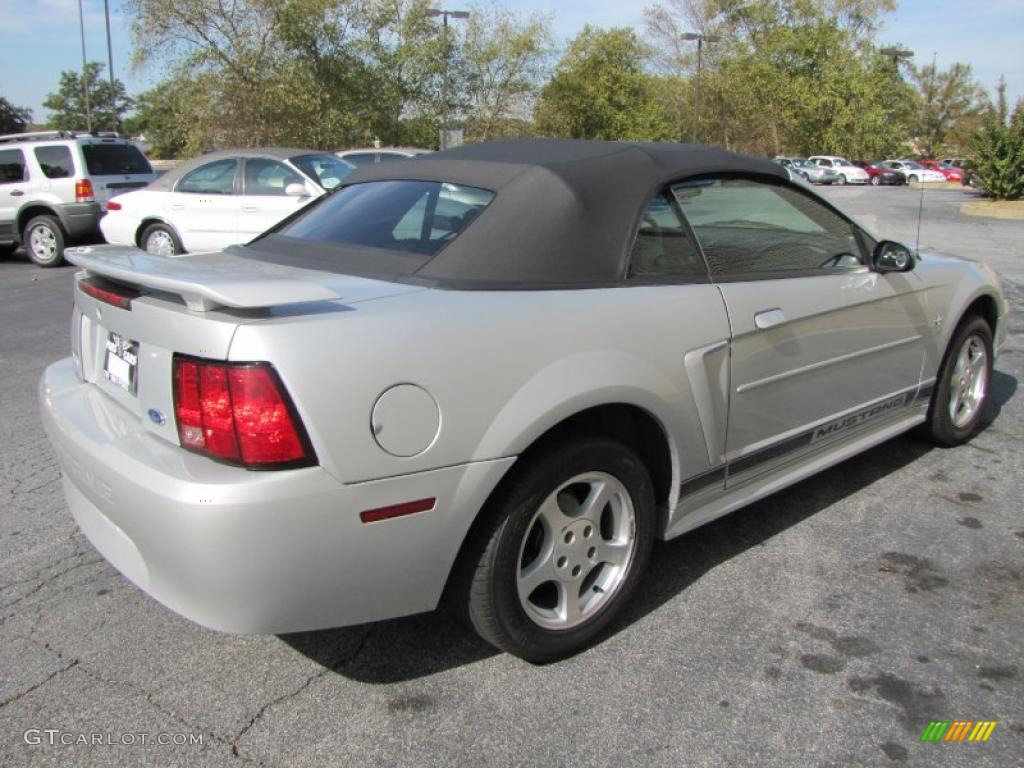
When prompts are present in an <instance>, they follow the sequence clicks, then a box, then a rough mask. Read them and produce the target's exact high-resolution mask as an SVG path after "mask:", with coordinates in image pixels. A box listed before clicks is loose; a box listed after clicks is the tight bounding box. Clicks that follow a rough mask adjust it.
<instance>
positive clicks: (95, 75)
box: [43, 61, 135, 131]
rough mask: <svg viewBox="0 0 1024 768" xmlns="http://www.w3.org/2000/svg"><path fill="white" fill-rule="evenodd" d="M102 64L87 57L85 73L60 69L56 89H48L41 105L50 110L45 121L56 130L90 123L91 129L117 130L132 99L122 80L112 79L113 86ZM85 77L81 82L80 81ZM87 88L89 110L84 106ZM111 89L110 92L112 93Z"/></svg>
mask: <svg viewBox="0 0 1024 768" xmlns="http://www.w3.org/2000/svg"><path fill="white" fill-rule="evenodd" d="M104 68H105V67H104V65H103V64H101V63H100V62H98V61H90V62H88V63H87V64H86V65H85V76H84V78H83V76H82V74H81V73H79V72H75V71H65V72H61V73H60V82H59V83H58V86H57V90H56V91H54V92H53V93H48V94H47V95H46V98H45V99H44V100H43V106H44V107H46V108H47V109H48V110H50V115H49V117H48V118H47V124H48V125H49V127H50V128H53V129H55V130H58V131H82V130H85V129H86V128H88V127H89V125H90V124H91V126H92V129H93V130H94V131H108V130H116V129H117V128H118V126H119V125H120V124H121V120H122V119H123V117H124V116H125V114H127V113H128V112H129V111H131V109H132V108H133V107H134V105H135V103H134V101H133V100H132V99H130V98H128V95H127V92H126V91H125V87H124V83H122V82H121V81H120V80H117V79H115V80H114V84H113V88H111V84H110V81H109V80H108V79H107V78H105V77H104V76H103V70H104ZM83 80H84V82H83ZM86 89H88V94H89V98H88V110H87V109H86V98H85V94H86ZM111 91H113V93H111Z"/></svg>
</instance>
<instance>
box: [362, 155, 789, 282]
mask: <svg viewBox="0 0 1024 768" xmlns="http://www.w3.org/2000/svg"><path fill="white" fill-rule="evenodd" d="M711 173H746V174H755V175H759V176H768V177H775V178H779V179H788V177H789V176H788V172H787V171H786V169H785V168H782V167H781V166H779V165H777V164H776V163H773V162H770V161H768V160H762V159H758V158H753V157H747V156H744V155H737V154H735V153H733V152H726V151H724V150H721V149H714V148H711V147H705V146H702V145H696V144H654V143H632V142H618V141H583V140H574V139H528V140H518V141H496V142H487V143H483V144H468V145H464V146H461V147H457V148H455V149H450V150H446V151H444V152H435V153H432V154H428V155H420V156H419V157H416V158H413V159H410V160H403V161H402V162H399V163H381V164H379V165H374V166H366V167H364V168H360V169H359V170H357V171H356V172H354V173H353V174H352V175H350V176H349V177H348V178H347V179H346V180H345V186H348V185H350V184H359V183H363V182H369V181H379V180H402V179H404V180H416V181H442V182H451V183H454V184H462V185H467V186H472V187H480V188H482V189H487V190H491V191H492V192H494V193H495V196H494V199H493V200H492V202H491V204H490V205H489V206H488V207H487V208H486V209H485V210H484V211H483V213H481V214H480V215H479V216H478V217H477V218H476V219H475V220H474V221H473V222H472V224H471V225H470V226H468V227H467V228H466V230H465V231H464V232H462V233H461V234H460V235H459V236H458V237H457V238H455V239H454V240H453V241H452V242H451V243H450V244H448V245H447V246H446V247H445V248H444V249H442V250H441V251H440V252H439V253H438V254H437V255H436V256H434V257H433V258H432V259H430V260H428V261H426V263H424V264H423V265H422V266H421V267H419V268H418V269H417V270H415V273H414V274H412V275H408V276H407V277H415V278H420V279H423V280H425V281H428V282H432V283H437V284H442V285H443V284H445V283H449V284H451V283H461V284H466V285H467V286H470V285H474V284H478V285H480V286H481V287H485V286H487V285H493V286H495V287H516V286H520V285H521V286H523V287H537V286H538V285H570V286H571V285H579V284H586V283H594V284H600V283H608V282H612V281H617V280H620V279H622V277H624V275H625V272H626V267H627V259H628V256H629V250H630V248H631V247H632V243H633V239H634V236H635V233H636V229H637V227H638V226H639V223H640V219H641V216H642V215H643V210H644V208H645V207H646V205H647V203H648V202H649V201H650V199H651V198H652V197H653V196H654V195H655V194H656V193H658V192H660V191H661V190H662V189H663V188H664V187H665V185H666V184H668V183H670V182H673V181H678V180H681V179H685V178H687V177H691V176H699V175H703V174H711ZM495 284H497V285H495Z"/></svg>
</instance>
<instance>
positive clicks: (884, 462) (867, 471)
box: [280, 371, 1017, 684]
mask: <svg viewBox="0 0 1024 768" xmlns="http://www.w3.org/2000/svg"><path fill="white" fill-rule="evenodd" d="M1016 391H1017V379H1016V378H1015V377H1013V376H1010V375H1008V374H1006V373H1002V372H1000V371H995V372H994V373H993V377H992V386H991V389H990V396H989V401H988V403H987V405H986V413H985V416H984V419H985V424H986V426H987V425H989V424H991V423H992V422H993V421H994V420H995V419H996V418H997V417H998V415H999V412H1000V411H1001V409H1002V407H1003V405H1005V404H1006V402H1007V401H1009V399H1010V398H1011V397H1012V396H1013V395H1014V393H1015V392H1016ZM931 450H933V448H932V446H931V445H930V444H929V443H926V442H924V441H922V440H920V439H918V438H916V437H915V436H914V435H913V434H910V435H902V436H900V437H896V438H894V439H892V440H889V441H887V442H885V443H882V444H881V445H879V446H877V447H875V448H872V449H870V450H869V451H867V452H865V453H862V454H860V455H859V456H855V457H853V458H851V459H848V460H847V461H844V462H842V463H841V464H838V465H836V466H834V467H832V468H830V469H827V470H825V471H824V472H821V473H819V474H817V475H815V476H813V477H811V478H808V479H807V480H804V481H802V482H799V483H797V484H796V485H793V486H790V487H789V488H787V489H785V490H782V491H779V492H778V493H775V494H773V495H771V496H769V497H767V498H765V499H762V500H760V501H758V502H755V503H753V504H751V505H750V506H748V507H745V508H744V509H741V510H738V511H736V512H735V513H733V514H731V515H726V516H725V517H723V518H720V519H718V520H716V521H714V522H712V523H709V524H708V525H705V526H702V527H701V528H698V529H697V530H695V531H692V532H690V533H688V534H686V535H684V536H681V537H680V538H678V539H674V540H673V541H670V542H667V543H661V544H659V545H657V546H656V547H655V550H654V553H653V556H652V558H651V563H650V566H649V567H648V571H647V574H646V575H645V576H644V580H643V583H642V584H641V586H640V589H639V590H638V591H637V595H636V597H635V598H634V599H633V604H632V605H631V606H630V607H629V608H628V609H627V611H626V613H625V615H624V617H623V618H622V619H621V620H620V621H619V622H617V623H616V624H615V626H614V628H613V629H612V633H613V634H615V633H619V632H622V631H623V630H625V629H627V628H628V627H629V626H630V625H632V624H633V623H634V622H636V621H639V620H640V619H642V618H643V617H644V616H646V615H648V614H649V613H651V612H653V611H655V610H657V609H658V608H659V607H660V606H661V605H662V604H664V603H665V602H667V601H668V600H671V599H672V598H674V597H675V596H676V595H678V594H679V593H681V592H682V591H683V590H685V589H686V588H687V587H688V586H689V585H690V584H693V583H694V582H695V581H697V580H698V579H700V578H701V577H702V576H703V575H704V574H705V573H708V572H709V571H710V570H711V569H713V568H715V567H716V566H718V565H720V564H721V563H724V562H727V561H729V560H731V559H732V558H734V557H736V556H737V555H739V554H741V553H742V552H745V551H746V550H748V549H750V548H752V547H756V546H759V545H761V544H764V543H765V542H766V541H768V540H769V539H771V538H772V537H774V536H776V535H778V534H780V533H782V532H783V531H785V530H787V529H788V528H790V527H792V526H794V525H796V524H798V523H800V522H802V521H803V520H805V519H807V518H809V517H811V516H813V515H815V514H817V513H818V512H820V511H821V510H823V509H826V508H827V507H829V506H831V505H832V504H835V503H836V502H838V501H840V500H842V499H844V498H845V497H847V496H849V495H851V494H853V493H856V492H857V491H860V490H861V489H863V488H866V487H868V486H869V485H871V484H872V483H874V482H876V481H877V480H880V479H881V478H883V477H886V476H887V475H890V474H892V473H893V472H896V471H898V470H900V469H902V468H904V467H906V466H908V465H910V464H913V463H914V462H915V461H917V460H918V459H919V458H921V457H922V456H924V455H925V454H926V453H928V452H929V451H931ZM280 639H281V640H282V641H283V642H284V643H286V644H287V645H289V646H291V647H292V648H293V649H295V650H296V651H298V652H299V653H301V654H303V655H304V656H307V657H309V658H310V659H312V660H313V661H315V662H317V663H318V664H320V665H322V666H323V667H325V668H327V669H331V670H333V671H334V672H336V673H337V674H340V675H343V676H345V677H348V678H351V679H353V680H357V681H359V682H363V683H371V684H389V683H397V682H404V681H407V680H414V679H417V678H421V677H426V676H428V675H432V674H435V673H438V672H443V671H446V670H449V669H454V668H457V667H461V666H465V665H467V664H472V663H474V662H478V661H482V660H484V659H487V658H489V657H491V656H494V655H496V654H497V653H498V651H497V650H495V649H494V648H492V647H491V646H490V645H488V644H486V643H484V642H483V641H481V640H479V639H478V638H477V637H476V636H475V635H474V634H473V633H472V632H471V631H470V630H468V629H467V628H465V627H464V626H463V625H462V624H461V622H460V621H458V620H457V619H456V618H455V617H454V615H453V614H452V613H451V611H449V610H447V609H445V608H444V607H442V608H439V609H438V610H436V611H433V612H432V613H425V614H420V615H417V616H410V617H407V618H402V619H393V620H390V621H382V622H377V623H375V624H368V625H362V626H357V627H344V628H340V629H330V630H321V631H317V632H300V633H295V634H290V635H281V636H280Z"/></svg>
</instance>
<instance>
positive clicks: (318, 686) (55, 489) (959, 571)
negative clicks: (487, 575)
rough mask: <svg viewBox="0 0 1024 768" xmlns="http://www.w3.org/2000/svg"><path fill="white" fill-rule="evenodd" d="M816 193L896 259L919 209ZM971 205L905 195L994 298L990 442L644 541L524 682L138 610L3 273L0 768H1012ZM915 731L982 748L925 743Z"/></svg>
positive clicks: (1005, 402)
mask: <svg viewBox="0 0 1024 768" xmlns="http://www.w3.org/2000/svg"><path fill="white" fill-rule="evenodd" d="M826 194H827V195H828V196H830V197H831V198H833V199H835V200H836V201H838V202H839V203H840V204H842V205H843V206H845V207H846V208H847V209H848V210H849V211H851V212H853V213H855V214H857V215H859V216H861V217H862V218H863V220H865V222H866V223H868V224H869V225H871V226H873V227H875V228H877V229H879V230H881V231H882V232H884V233H886V234H888V235H890V236H892V237H894V238H896V239H901V240H903V241H905V242H908V243H913V242H914V240H915V237H916V234H915V232H916V225H917V209H918V203H919V197H918V193H917V191H915V190H909V189H906V188H880V189H875V188H865V189H861V188H850V187H845V188H836V189H829V190H826ZM969 199H972V197H971V193H969V192H961V191H958V190H953V191H941V192H938V191H937V192H932V193H926V197H925V206H924V217H923V220H922V227H921V236H920V237H921V242H922V244H923V245H924V247H926V248H935V249H937V250H941V251H945V252H950V253H957V254H960V255H964V256H968V257H971V258H975V259H978V260H981V261H985V262H987V263H989V264H991V265H992V266H993V267H994V268H995V269H996V270H997V271H998V272H999V273H1000V275H1001V278H1002V280H1003V285H1004V288H1005V291H1006V294H1007V297H1008V299H1009V301H1010V302H1011V305H1012V308H1013V315H1012V316H1011V320H1010V323H1011V328H1010V336H1009V344H1008V347H1007V348H1006V350H1005V351H1004V353H1003V355H1002V357H1001V358H1000V360H999V362H998V365H997V370H996V373H995V376H994V380H993V387H992V392H991V398H990V402H989V405H988V418H989V419H990V420H991V423H990V424H989V425H988V427H987V428H986V429H985V430H984V431H983V432H982V433H981V434H980V435H978V437H977V438H976V439H975V440H974V441H973V442H971V443H970V444H969V445H966V446H963V447H960V448H955V449H949V450H941V449H934V448H931V447H929V446H928V445H926V444H924V443H921V442H918V441H917V440H915V439H914V438H913V437H910V436H906V437H901V438H897V439H895V440H892V441H890V442H888V443H885V444H883V445H881V446H879V447H877V448H875V449H873V450H872V451H870V452H869V453H867V454H864V455H861V456H859V457H856V458H854V459H852V460H849V461H847V462H845V463H843V464H841V465H839V466H837V467H834V468H833V469H831V470H829V471H827V472H825V473H823V474H821V475H819V476H817V477H815V478H812V479H810V480H807V481H805V482H802V483H800V484H798V485H796V486H794V487H792V488H790V489H788V490H786V491H783V492H781V493H779V494H776V495H775V496H772V497H770V498H768V499H765V500H763V501H761V502H759V503H757V504H754V505H753V506H751V507H748V508H746V509H744V510H741V511H739V512H736V513H734V514H733V515H731V516H728V517H726V518H724V519H722V520H719V521H717V522H715V523H713V524H711V525H708V526H706V527H704V528H702V529H699V530H697V531H695V532H693V533H691V534H688V535H686V536H684V537H682V538H679V539H676V540H674V541H672V542H669V543H667V544H661V545H659V546H658V547H657V548H656V550H655V554H654V558H653V561H652V565H651V568H650V571H649V573H648V574H647V577H646V581H645V582H644V584H643V585H642V588H641V590H640V593H639V597H638V599H637V601H636V603H635V605H634V606H632V608H631V610H630V611H629V613H628V616H627V618H626V620H625V622H624V623H623V624H622V625H621V626H620V627H619V628H618V630H617V631H616V632H614V633H613V634H612V635H611V636H610V637H609V638H608V639H607V640H605V641H604V642H603V643H601V644H600V645H598V646H597V647H595V648H593V649H592V650H590V651H587V652H585V653H583V654H581V655H579V656H577V657H575V658H572V659H570V660H568V661H564V662H561V663H557V664H553V665H550V666H546V667H535V666H531V665H528V664H526V663H524V662H521V661H519V660H518V659H515V658H512V657H510V656H507V655H503V654H499V653H496V652H495V651H494V650H492V649H491V648H490V647H488V646H486V645H483V644H482V643H481V642H479V641H477V640H476V639H475V638H474V637H473V636H472V635H470V634H469V633H468V632H466V631H465V630H463V629H462V628H461V627H460V626H459V625H457V624H456V623H455V622H454V620H453V619H451V618H450V617H449V615H448V614H446V613H445V612H443V611H439V612H436V613H432V614H427V615H423V616H416V617H411V618H407V619H400V620H396V621H390V622H385V623H380V624H375V625H370V626H361V627H352V628H345V629H337V630H331V631H324V632H315V633H305V634H301V635H291V636H283V637H274V636H263V637H236V636H230V635H223V634H218V633H214V632H210V631H207V630H204V629H202V628H200V627H198V626H196V625H193V624H191V623H189V622H188V621H186V620H184V619H182V618H180V617H178V616H177V615H175V614H172V613H170V612H168V611H167V610H165V609H164V608H162V607H161V606H159V605H158V604H156V603H154V602H153V601H152V600H151V599H150V598H148V597H147V596H145V595H144V594H143V593H142V592H140V591H139V590H138V589H136V588H135V587H134V586H132V585H131V584H130V583H129V582H128V581H127V580H125V579H124V578H123V577H122V576H121V575H120V574H118V573H117V572H116V571H115V570H114V569H113V568H111V567H110V566H109V565H107V564H106V562H105V561H104V560H103V559H102V558H100V556H99V555H98V554H97V553H96V552H95V551H94V550H93V549H92V547H91V546H90V544H89V543H88V542H87V541H86V540H85V539H84V538H83V537H82V536H81V534H79V533H78V532H77V530H76V528H75V526H74V524H73V522H72V520H71V517H70V515H69V513H68V512H67V510H66V508H65V505H64V500H63V497H62V494H61V488H60V477H59V472H58V470H57V468H56V466H55V463H54V457H53V454H52V452H51V451H50V449H49V446H48V444H47V442H46V440H45V438H44V435H43V431H42V428H41V425H40V421H39V414H38V408H37V405H36V385H37V382H38V380H39V377H40V375H41V373H42V370H43V368H44V367H45V366H46V365H47V364H48V363H50V362H52V361H54V360H56V359H59V358H61V357H63V356H65V355H66V354H68V338H67V335H68V333H67V326H68V317H69V312H70V302H71V276H72V271H73V270H72V268H62V269H57V270H39V269H36V268H35V267H33V266H32V265H30V264H28V263H27V259H25V258H24V257H23V256H20V255H16V256H14V257H10V258H7V259H6V260H4V261H0V328H2V333H0V414H2V418H0V765H4V766H8V765H18V766H20V765H54V766H67V765H78V766H108V765H109V766H126V765H143V764H146V765H182V766H221V765H230V764H241V763H252V764H255V765H267V766H322V765H344V766H376V765H381V766H439V765H476V766H482V765H487V766H490V765H495V766H535V765H536V766H552V767H555V766H622V765H643V766H747V765H757V766H780V767H785V768H794V767H796V766H816V767H820V768H826V767H831V766H836V767H839V766H892V765H908V766H929V767H931V766H971V767H972V768H973V767H976V766H1024V757H1022V756H1024V651H1022V648H1024V610H1022V608H1024V514H1022V510H1024V502H1022V499H1021V496H1022V491H1024V485H1022V481H1021V478H1022V477H1024V466H1022V457H1024V450H1022V446H1024V406H1022V404H1021V403H1022V398H1021V393H1020V392H1019V391H1018V388H1019V383H1020V380H1021V377H1022V375H1024V344H1022V341H1024V338H1022V334H1024V315H1022V313H1021V302H1022V300H1024V222H1014V221H995V220H986V219H979V218H973V217H963V216H960V215H959V213H958V209H959V205H960V204H961V203H962V202H964V201H966V200H969ZM666 332H670V329H666ZM281 513H282V514H287V510H284V509H283V510H282V511H281ZM336 587H337V589H358V588H359V585H358V584H338V585H336ZM932 720H943V721H946V720H949V721H955V720H971V721H980V720H993V721H996V722H997V725H996V727H995V729H994V730H993V732H992V734H991V736H990V738H989V740H988V741H987V742H985V743H923V742H921V741H920V737H921V734H922V732H923V731H924V730H925V728H926V727H927V726H928V724H929V722H930V721H932ZM48 732H50V733H48ZM83 737H84V739H83ZM158 739H162V740H164V741H171V742H175V741H179V742H180V741H181V740H182V739H185V740H186V743H184V744H181V743H177V744H176V743H171V744H158V743H155V742H156V741H157V740H158ZM199 740H201V744H197V743H194V742H195V741H199ZM83 741H85V742H86V743H82V742H83ZM96 741H98V742H99V743H92V742H96ZM62 742H65V743H62ZM66 742H71V743H66ZM143 742H145V743H143ZM188 742H193V743H188Z"/></svg>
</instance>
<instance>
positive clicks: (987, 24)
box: [0, 0, 1024, 122]
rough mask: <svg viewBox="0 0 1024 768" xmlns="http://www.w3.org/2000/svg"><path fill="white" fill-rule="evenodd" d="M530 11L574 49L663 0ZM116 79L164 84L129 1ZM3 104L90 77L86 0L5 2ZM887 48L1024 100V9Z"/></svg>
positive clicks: (93, 36)
mask: <svg viewBox="0 0 1024 768" xmlns="http://www.w3.org/2000/svg"><path fill="white" fill-rule="evenodd" d="M496 2H498V3H500V4H501V5H504V6H506V7H509V8H513V9H516V10H519V11H522V12H526V13H530V12H534V11H537V12H541V13H547V14H552V15H553V29H554V32H555V35H556V37H557V38H558V39H559V40H560V41H562V42H564V41H565V40H568V39H569V38H571V37H573V36H574V35H575V34H576V33H578V32H579V31H580V29H582V28H583V25H584V24H588V23H589V24H593V25H597V26H602V27H612V26H633V27H635V28H636V29H637V31H638V32H639V33H641V34H642V33H643V9H644V7H645V6H647V5H650V4H652V3H653V2H654V0H644V1H643V2H638V3H631V2H627V1H625V0H558V2H555V1H554V0H496ZM82 5H83V8H84V11H85V46H86V53H87V55H88V59H89V60H90V61H93V60H96V61H103V62H106V60H107V49H106V45H107V44H106V33H105V29H104V23H103V0H82ZM110 8H111V21H110V25H111V37H112V42H113V52H114V73H115V75H116V76H117V77H118V78H119V79H120V80H122V81H123V82H124V83H125V85H126V86H127V88H128V92H129V93H130V94H134V93H138V92H140V91H143V90H145V89H146V88H148V87H151V86H153V85H155V84H156V83H157V82H158V81H159V80H160V74H161V73H160V72H155V71H147V70H143V71H141V72H133V71H132V70H131V68H130V61H129V60H130V57H131V51H132V48H131V30H130V28H129V21H130V20H129V19H128V18H127V17H126V16H125V15H123V13H122V11H121V2H120V0H110ZM0 40H2V41H3V46H2V49H0V73H2V74H0V96H3V97H5V98H6V99H7V100H8V101H10V102H11V103H13V104H15V105H16V106H19V107H28V108H29V109H31V110H32V112H33V117H34V119H35V120H36V121H38V122H42V121H44V120H45V119H46V115H47V110H45V109H43V106H42V102H43V99H44V98H45V97H46V94H47V93H49V92H51V91H53V90H56V86H57V83H58V81H59V79H60V73H61V71H62V70H75V71H79V70H81V68H82V50H81V38H80V34H79V24H78V0H0ZM878 40H879V42H880V43H883V44H893V43H900V44H902V45H903V46H904V47H906V48H907V49H909V50H911V51H913V53H914V57H915V61H916V62H917V63H918V64H927V63H930V62H931V60H932V56H933V55H934V56H935V59H936V61H937V63H938V65H939V68H940V70H941V69H945V68H947V67H948V66H949V65H950V64H952V63H954V62H957V61H960V62H964V63H966V64H970V65H971V67H972V68H973V71H974V76H975V78H976V79H977V80H978V81H979V82H980V83H981V85H982V86H983V87H984V88H985V89H986V90H988V91H990V92H994V90H995V86H996V83H997V82H998V81H999V76H1000V75H1001V74H1002V75H1005V76H1006V81H1007V95H1008V97H1009V99H1010V104H1011V105H1012V104H1013V103H1014V102H1015V101H1016V99H1017V98H1019V97H1021V96H1024V54H1022V51H1021V48H1022V47H1024V46H1022V41H1024V0H901V2H900V4H899V8H898V10H897V11H896V12H895V13H894V14H892V15H890V16H888V17H887V18H886V20H885V24H884V26H883V28H882V30H881V32H880V34H879V36H878Z"/></svg>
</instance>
